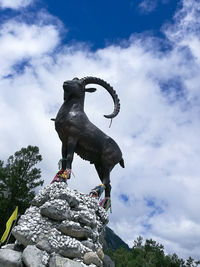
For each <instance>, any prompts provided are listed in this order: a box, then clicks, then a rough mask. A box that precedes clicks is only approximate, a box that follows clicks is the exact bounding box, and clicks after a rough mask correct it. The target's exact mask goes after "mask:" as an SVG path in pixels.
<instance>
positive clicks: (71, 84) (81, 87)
mask: <svg viewBox="0 0 200 267" xmlns="http://www.w3.org/2000/svg"><path fill="white" fill-rule="evenodd" d="M89 84H98V85H101V86H102V87H104V88H105V89H106V90H107V91H108V92H109V94H110V95H111V96H112V99H113V101H114V111H113V113H112V114H110V115H104V117H106V118H109V119H112V118H114V117H115V116H117V114H118V113H119V110H120V103H119V98H118V96H117V94H116V92H115V90H114V89H113V88H112V87H111V86H110V84H108V83H107V82H105V81H104V80H102V79H99V78H96V77H84V78H82V79H79V78H74V79H73V80H68V81H65V82H64V83H63V89H64V100H65V101H66V100H68V99H69V96H74V97H77V98H81V97H84V96H85V92H88V93H93V92H95V91H96V88H86V85H89Z"/></svg>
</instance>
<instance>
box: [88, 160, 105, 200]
mask: <svg viewBox="0 0 200 267" xmlns="http://www.w3.org/2000/svg"><path fill="white" fill-rule="evenodd" d="M95 169H96V171H97V173H98V176H99V178H100V180H101V182H102V181H103V180H102V177H103V176H102V168H101V166H100V165H99V164H95ZM104 190H105V185H104V184H103V183H102V184H100V185H98V186H96V187H95V188H93V189H92V190H91V192H90V196H91V197H96V198H100V196H101V195H102V193H103V192H104Z"/></svg>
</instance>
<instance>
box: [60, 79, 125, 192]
mask: <svg viewBox="0 0 200 267" xmlns="http://www.w3.org/2000/svg"><path fill="white" fill-rule="evenodd" d="M88 84H98V85H101V86H102V87H104V88H105V89H106V90H107V91H108V92H109V94H110V95H111V96H112V99H113V101H114V111H113V113H112V114H110V115H104V116H105V117H106V118H111V119H112V118H114V117H115V116H116V115H117V114H118V112H119V110H120V104H119V99H118V96H117V94H116V92H115V91H114V90H113V88H112V87H111V86H110V85H109V84H108V83H107V82H105V81H104V80H102V79H99V78H95V77H85V78H82V79H78V78H74V79H73V80H70V81H66V82H64V84H63V89H64V103H63V105H62V106H61V108H60V110H59V111H58V114H57V116H56V119H55V128H56V131H57V133H58V135H59V137H60V140H61V141H62V169H71V167H72V161H73V156H74V152H76V153H77V154H78V155H79V156H80V157H81V158H82V159H84V160H87V161H89V162H90V163H91V164H94V165H95V168H96V171H97V173H98V175H99V178H100V180H101V182H102V183H103V184H104V185H105V186H106V189H105V196H106V197H110V191H111V185H110V172H111V170H112V169H113V167H114V166H115V165H116V164H118V163H119V164H120V165H121V166H122V167H124V161H123V158H122V153H121V150H120V148H119V146H118V145H117V143H116V142H115V141H114V140H113V139H112V138H111V137H109V136H107V135H106V134H105V133H103V132H102V131H101V130H100V129H98V128H97V127H96V126H95V125H94V124H93V123H91V122H90V121H89V119H88V117H87V115H86V114H85V112H84V99H85V93H86V92H90V93H91V92H95V91H96V89H95V88H86V85H88Z"/></svg>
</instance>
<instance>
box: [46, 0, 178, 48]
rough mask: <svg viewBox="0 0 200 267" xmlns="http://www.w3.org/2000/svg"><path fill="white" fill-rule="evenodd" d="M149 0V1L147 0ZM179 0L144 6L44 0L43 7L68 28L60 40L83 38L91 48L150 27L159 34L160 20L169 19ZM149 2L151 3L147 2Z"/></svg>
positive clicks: (123, 3) (137, 2)
mask: <svg viewBox="0 0 200 267" xmlns="http://www.w3.org/2000/svg"><path fill="white" fill-rule="evenodd" d="M150 2H151V1H150ZM178 2H179V1H176V0H173V1H172V0H169V1H157V3H156V4H155V5H154V6H153V7H152V10H151V9H150V10H148V8H147V6H146V9H145V6H141V1H138V0H137V1H130V0H125V1H114V0H110V1H106V0H103V1H92V0H87V1H82V0H79V1H70V3H69V2H66V1H64V0H61V1H57V2H55V1H53V0H50V1H44V2H42V4H43V5H45V6H46V8H47V10H48V11H49V12H50V13H51V14H53V15H55V16H57V17H59V18H60V19H61V20H62V22H63V23H64V24H65V25H66V26H67V28H68V34H67V36H66V38H64V41H66V42H72V40H74V41H79V42H87V43H89V44H90V45H91V48H92V49H98V48H103V47H105V45H107V44H113V43H118V42H120V40H123V39H128V38H129V37H130V36H131V35H132V34H133V33H143V32H144V31H153V32H154V33H155V35H159V36H160V35H161V31H160V28H161V27H162V25H163V23H165V22H167V21H170V20H171V19H172V17H173V15H174V13H175V10H176V8H177V4H178ZM149 5H151V3H150V4H149Z"/></svg>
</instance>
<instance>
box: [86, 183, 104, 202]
mask: <svg viewBox="0 0 200 267" xmlns="http://www.w3.org/2000/svg"><path fill="white" fill-rule="evenodd" d="M104 190H105V185H104V184H100V185H98V186H96V187H95V188H93V189H92V190H91V192H90V194H89V196H90V197H96V198H98V199H99V198H100V196H101V194H102V193H103V191H104Z"/></svg>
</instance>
